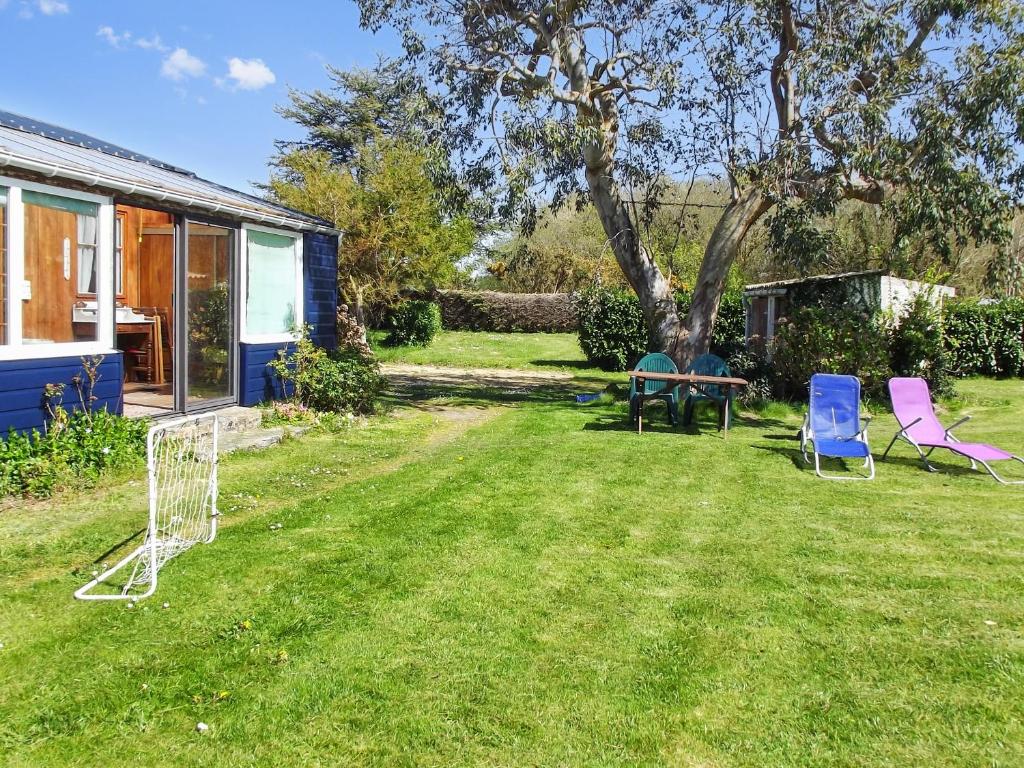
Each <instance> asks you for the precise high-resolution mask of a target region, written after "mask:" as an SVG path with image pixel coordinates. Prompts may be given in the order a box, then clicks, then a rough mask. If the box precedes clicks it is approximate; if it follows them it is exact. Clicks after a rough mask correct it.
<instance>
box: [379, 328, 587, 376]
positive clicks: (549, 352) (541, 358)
mask: <svg viewBox="0 0 1024 768" xmlns="http://www.w3.org/2000/svg"><path fill="white" fill-rule="evenodd" d="M384 336H385V334H384V333H383V332H381V331H371V333H370V343H371V345H372V346H373V349H374V351H375V352H376V353H377V356H378V357H379V358H380V359H381V360H382V361H383V362H388V363H392V362H393V363H412V364H414V365H450V366H455V367H459V368H519V369H523V370H565V371H568V370H574V369H580V368H585V367H586V365H587V363H586V358H585V357H584V356H583V353H582V352H581V351H580V345H579V343H578V341H577V336H576V334H575V333H482V332H474V331H442V332H441V333H439V334H438V335H437V337H436V338H435V339H434V341H433V342H432V343H431V344H430V346H429V347H385V346H383V345H382V344H381V340H382V339H383V338H384Z"/></svg>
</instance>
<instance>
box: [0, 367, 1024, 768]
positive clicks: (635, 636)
mask: <svg viewBox="0 0 1024 768" xmlns="http://www.w3.org/2000/svg"><path fill="white" fill-rule="evenodd" d="M507 354H508V355H509V356H510V357H511V356H513V355H518V354H519V353H517V352H511V351H510V352H508V353H507ZM561 354H563V353H559V354H558V355H553V356H551V357H558V356H560V355H561ZM526 358H530V359H533V356H532V355H521V356H520V357H519V358H518V359H520V360H523V359H526ZM536 359H541V357H537V358H536ZM590 383H591V382H589V381H581V382H579V383H578V385H577V387H576V388H585V387H586V386H588V385H589V384H590ZM962 390H963V392H964V395H965V397H964V400H963V403H964V405H963V409H964V412H969V413H972V414H974V416H975V419H974V421H972V422H971V423H970V424H969V425H968V426H967V427H965V428H963V432H962V436H963V437H964V438H968V437H977V438H982V439H991V440H992V441H994V442H998V443H1001V444H1004V445H1006V446H1007V447H1010V448H1012V449H1015V450H1017V451H1024V419H1022V418H1021V414H1022V411H1024V384H1022V383H1021V382H1020V381H1013V382H1008V381H1001V382H991V381H971V382H967V383H965V384H963V385H962ZM501 400H502V398H501V396H500V395H499V394H498V393H474V392H469V391H467V392H463V393H456V394H451V393H449V395H448V397H447V398H446V399H445V401H444V404H445V405H448V406H453V405H459V404H463V405H464V408H465V409H464V410H463V409H456V410H448V411H439V412H431V411H429V410H417V409H415V408H402V409H399V410H397V411H396V412H395V413H394V414H393V415H391V416H387V417H379V418H375V419H373V420H371V421H370V422H369V423H368V424H367V425H365V426H363V427H359V428H356V429H353V430H351V431H349V432H345V433H343V434H340V435H314V436H307V437H305V438H302V439H300V440H292V441H288V442H286V443H285V444H283V445H282V446H281V447H279V448H276V449H273V450H270V451H266V452H263V453H259V454H249V455H236V456H231V457H229V458H227V459H226V460H225V461H224V462H223V472H222V500H223V504H222V507H223V510H224V523H225V525H224V528H223V529H222V532H221V535H220V536H219V537H218V538H217V540H216V541H215V542H214V543H213V544H212V545H208V546H199V547H197V548H195V549H193V550H192V551H190V552H188V553H186V554H184V555H182V556H181V557H180V558H178V559H176V560H174V561H172V562H171V563H170V564H168V566H167V567H166V568H165V569H164V571H162V573H161V576H160V585H159V590H158V592H157V595H156V596H155V597H154V598H152V599H150V600H148V601H146V602H144V603H142V604H140V605H139V606H137V607H136V608H135V609H133V610H129V609H127V608H125V607H124V606H123V605H101V604H83V603H76V602H75V601H73V600H72V599H71V593H72V592H73V590H74V589H75V588H76V587H77V586H79V585H80V584H81V583H83V582H84V581H85V580H87V574H86V573H77V574H76V573H74V569H76V568H84V569H85V570H86V571H88V570H89V569H91V566H89V565H88V563H89V562H90V561H91V559H92V558H94V557H96V556H97V555H98V554H99V553H101V552H103V551H104V550H105V549H106V548H107V547H108V546H109V545H110V544H112V543H113V542H116V541H117V540H119V538H121V537H123V536H126V535H127V534H129V533H131V532H132V531H134V530H135V529H136V528H137V527H138V526H139V524H140V521H141V520H142V519H143V517H144V515H145V499H144V488H143V485H142V483H141V482H140V480H141V479H140V478H132V479H129V480H126V481H124V482H121V483H119V484H116V485H113V486H112V487H109V488H107V489H105V490H103V491H102V492H93V493H88V494H83V495H79V496H74V497H65V498H61V499H58V500H57V501H56V502H54V503H46V504H44V503H33V504H28V503H24V504H19V505H17V506H13V507H10V508H8V509H5V510H3V511H2V512H0V642H3V643H4V647H3V649H2V650H0V755H2V756H3V759H2V760H0V762H3V763H4V764H5V765H14V766H18V765H40V766H43V765H45V766H55V765H68V764H73V765H88V766H93V765H99V766H114V765H133V766H138V765H147V766H148V765H217V766H234V765H238V766H242V765H246V766H248V765H274V766H306V765H331V766H334V765H353V766H357V765H358V766H363V765H382V766H383V765H396V764H400V765H428V766H431V765H433V766H447V765H467V764H477V765H479V764H486V765H508V766H520V765H601V766H605V765H623V766H625V765H679V766H758V767H762V766H889V765H898V766H904V765H928V766H945V765H962V766H972V767H973V766H980V765H1005V766H1016V765H1022V764H1024V695H1022V693H1021V691H1022V690H1024V687H1022V686H1024V488H1017V489H1014V488H1003V487H999V486H997V485H996V483H994V482H993V481H991V480H989V479H986V478H985V477H982V476H981V475H978V474H975V473H970V472H967V471H963V470H956V471H951V472H949V473H944V474H929V473H927V472H925V471H923V470H922V469H921V468H920V467H919V465H917V464H916V463H915V462H913V461H911V460H910V457H909V453H908V452H907V451H906V450H905V449H900V450H899V452H898V456H897V458H896V460H893V461H888V462H883V463H880V465H879V476H878V479H877V480H876V481H875V482H873V483H860V484H843V483H828V482H825V481H822V480H817V479H815V478H814V477H813V474H812V472H810V471H809V470H807V469H806V468H804V467H802V466H801V465H800V463H799V461H798V459H797V453H796V448H797V444H796V440H795V438H794V436H795V433H796V430H797V428H798V426H799V421H800V418H799V414H798V413H797V412H796V411H795V410H792V409H789V408H784V407H781V406H773V407H771V408H768V409H766V410H765V411H764V412H763V413H761V414H759V415H756V416H755V415H753V414H745V415H744V416H743V417H742V418H741V419H740V420H739V423H738V425H737V426H736V428H735V429H734V430H733V431H732V432H730V434H729V437H728V440H723V439H722V437H721V436H720V435H719V434H717V433H716V432H715V430H714V429H713V428H712V427H710V426H709V425H708V422H707V421H705V422H704V423H703V425H702V426H701V427H700V428H698V429H691V430H690V431H682V430H679V431H674V432H673V431H670V430H668V429H667V428H665V427H663V426H660V425H659V424H657V423H652V425H651V430H650V431H649V432H646V431H645V434H644V435H642V436H638V435H637V434H635V433H634V432H632V431H630V430H628V429H626V428H625V423H624V415H625V406H624V404H621V403H598V404H593V405H585V406H579V405H576V404H575V403H573V402H571V401H570V399H569V398H568V397H567V396H566V393H565V392H563V391H558V390H549V391H542V392H537V393H534V394H532V395H519V396H518V399H515V400H507V401H505V402H502V401H501ZM465 404H475V405H465ZM420 405H423V404H420ZM652 410H653V409H652ZM892 429H893V422H892V419H891V417H890V416H887V415H885V414H881V413H879V414H876V419H875V422H874V426H873V428H872V432H873V434H872V443H873V445H874V447H875V449H876V453H879V454H880V453H881V451H882V450H883V449H884V447H885V444H886V443H887V442H888V439H887V438H888V437H889V436H890V435H891V432H892ZM939 461H940V464H941V465H942V466H943V467H945V468H952V465H951V464H950V463H949V462H948V461H947V460H946V459H945V458H944V457H943V458H940V460H939ZM278 522H280V523H282V524H283V528H282V529H280V530H271V528H270V526H271V524H273V523H278ZM164 601H167V602H169V603H170V607H169V608H168V609H166V610H164V609H162V608H161V605H162V603H163V602H164ZM246 620H248V621H250V622H251V628H250V629H246V628H243V627H240V622H243V621H246ZM281 651H284V652H286V654H287V660H282V658H283V657H282V656H281V654H280V652H281ZM199 721H203V722H205V723H208V724H209V726H210V730H209V732H208V733H206V734H205V735H200V734H197V733H196V732H195V730H194V728H195V725H196V723H197V722H199Z"/></svg>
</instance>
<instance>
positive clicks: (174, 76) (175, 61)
mask: <svg viewBox="0 0 1024 768" xmlns="http://www.w3.org/2000/svg"><path fill="white" fill-rule="evenodd" d="M160 74H161V75H163V76H164V77H166V78H167V79H169V80H175V81H181V80H184V79H185V78H188V77H202V76H203V75H204V74H206V64H205V63H204V62H203V60H202V59H200V58H197V57H195V56H193V55H192V54H191V53H189V52H188V51H187V50H185V49H184V48H175V49H174V51H173V52H172V53H171V55H170V56H168V57H167V58H166V59H164V63H163V64H162V65H161V67H160Z"/></svg>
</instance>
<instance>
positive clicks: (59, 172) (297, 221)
mask: <svg viewBox="0 0 1024 768" xmlns="http://www.w3.org/2000/svg"><path fill="white" fill-rule="evenodd" d="M8 166H13V167H15V168H19V169H21V170H23V171H28V172H30V173H39V174H42V175H44V176H46V177H48V178H63V179H67V180H69V181H76V182H79V183H81V184H85V185H86V186H90V187H104V188H107V189H112V190H114V191H117V192H121V193H123V194H128V195H141V196H144V197H148V198H153V199H154V200H156V201H158V202H168V203H175V204H177V205H181V206H183V207H185V208H199V209H202V210H204V211H205V212H207V213H217V214H221V215H229V216H230V215H233V216H235V217H237V218H239V219H242V220H243V221H247V222H251V223H254V224H266V225H274V226H278V227H283V228H285V229H295V230H298V231H300V232H315V233H319V234H331V235H337V236H341V235H342V234H343V233H342V231H341V230H339V229H337V228H335V227H333V226H331V225H330V224H328V223H327V222H323V223H317V222H316V221H312V220H305V219H303V218H295V217H290V216H284V215H276V214H271V213H267V212H265V211H258V210H254V209H250V208H244V207H242V206H238V205H234V204H231V203H226V202H225V201H223V200H217V199H215V198H212V197H204V196H203V195H201V194H195V193H189V194H185V193H181V192H176V191H174V190H170V189H165V188H162V187H159V186H156V185H153V184H147V183H140V182H134V181H130V180H126V179H122V178H117V177H115V176H110V175H107V174H103V173H98V172H96V171H86V170H80V169H77V168H72V167H69V166H61V165H59V164H57V163H50V162H46V161H43V160H37V159H34V158H31V157H25V156H23V155H19V154H18V153H16V152H11V151H10V150H9V149H6V148H3V147H0V168H5V167H8ZM296 213H298V212H296Z"/></svg>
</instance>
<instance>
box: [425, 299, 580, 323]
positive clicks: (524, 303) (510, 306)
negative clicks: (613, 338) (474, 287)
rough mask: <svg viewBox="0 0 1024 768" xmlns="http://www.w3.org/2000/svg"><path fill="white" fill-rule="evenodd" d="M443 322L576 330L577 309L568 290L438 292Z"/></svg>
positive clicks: (437, 300)
mask: <svg viewBox="0 0 1024 768" xmlns="http://www.w3.org/2000/svg"><path fill="white" fill-rule="evenodd" d="M434 300H435V301H436V302H437V303H438V305H439V306H440V307H441V324H442V325H443V326H444V328H446V329H447V330H449V331H491V332H497V333H509V332H523V333H535V332H543V333H572V332H573V331H575V330H576V310H575V308H574V306H573V300H572V295H571V294H568V293H497V292H495V291H437V293H436V295H435V297H434Z"/></svg>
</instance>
